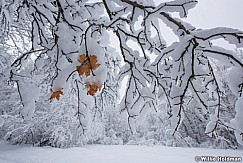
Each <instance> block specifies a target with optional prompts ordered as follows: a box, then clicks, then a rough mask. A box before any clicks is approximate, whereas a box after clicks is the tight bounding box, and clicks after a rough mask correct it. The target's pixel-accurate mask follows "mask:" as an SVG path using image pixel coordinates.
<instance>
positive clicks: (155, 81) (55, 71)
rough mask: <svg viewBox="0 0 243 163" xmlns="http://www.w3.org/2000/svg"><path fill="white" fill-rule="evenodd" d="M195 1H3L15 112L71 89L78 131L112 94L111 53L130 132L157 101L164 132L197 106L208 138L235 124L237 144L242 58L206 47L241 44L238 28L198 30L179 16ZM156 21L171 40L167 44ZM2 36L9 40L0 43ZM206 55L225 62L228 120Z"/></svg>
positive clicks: (0, 9) (26, 114)
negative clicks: (230, 98)
mask: <svg viewBox="0 0 243 163" xmlns="http://www.w3.org/2000/svg"><path fill="white" fill-rule="evenodd" d="M196 4H197V1H196V0H175V1H168V2H164V3H160V4H155V3H154V2H153V1H144V0H100V1H97V2H96V1H95V2H93V1H89V0H82V1H77V0H59V1H55V0H31V1H30V0H17V1H13V0H2V1H1V2H0V14H1V29H2V31H4V32H1V45H4V46H8V47H13V46H14V47H16V49H15V51H11V50H9V51H8V52H12V53H15V54H16V55H15V60H14V61H12V63H11V65H8V68H5V69H4V70H3V71H2V73H1V74H2V75H4V76H5V77H9V79H10V80H11V81H13V82H15V83H16V86H17V87H18V92H19V95H20V98H21V101H22V105H23V107H22V108H21V111H20V112H21V115H22V116H23V118H24V119H26V120H28V119H31V118H32V116H33V114H34V110H35V105H36V101H38V100H39V97H40V95H41V94H45V93H46V94H48V92H49V91H50V90H51V91H52V93H50V94H49V97H50V100H51V101H53V100H55V99H57V100H59V99H60V100H62V97H61V96H65V95H67V94H68V92H69V89H70V88H75V91H76V95H77V101H78V106H77V110H78V111H77V116H78V117H79V122H80V127H81V128H83V129H84V131H85V130H86V129H87V128H88V124H89V121H90V119H91V117H90V116H89V115H90V114H89V110H90V109H89V108H92V107H93V106H94V97H95V96H97V95H98V94H99V93H100V92H102V91H107V90H108V92H109V93H111V92H112V91H114V90H112V89H107V88H106V87H107V85H106V84H105V81H106V80H108V81H109V80H114V79H111V78H109V77H110V76H109V72H110V71H112V70H111V67H109V66H106V65H107V64H106V62H107V60H108V59H107V58H113V59H112V60H113V61H116V62H114V64H117V63H118V62H119V61H120V60H121V61H122V62H123V64H122V66H121V67H120V70H119V74H118V75H117V76H116V80H117V81H118V82H123V83H124V82H125V85H126V88H125V89H126V91H125V95H124V96H123V97H122V100H121V102H120V109H121V111H122V112H126V113H127V121H128V124H129V128H130V130H131V131H132V132H134V131H135V128H136V123H137V121H139V120H141V119H143V117H145V115H146V113H147V112H148V111H149V110H151V109H152V110H155V111H157V110H158V107H159V106H160V105H159V103H158V101H159V100H163V99H165V100H166V101H167V109H168V110H167V113H168V114H169V115H170V119H171V127H172V131H173V132H172V134H176V131H178V129H179V127H180V124H181V122H182V121H183V119H184V117H185V111H186V110H188V109H194V110H197V109H200V110H202V112H203V114H210V115H209V117H210V121H209V122H208V124H207V126H206V131H205V132H206V134H209V135H211V136H213V135H217V130H216V129H217V128H218V127H219V126H224V127H226V128H229V129H232V130H234V131H235V136H236V138H237V141H238V142H239V143H240V144H243V140H242V135H243V128H242V124H243V122H242V119H243V111H242V109H241V108H240V107H241V106H242V105H243V104H242V101H243V100H242V98H243V95H242V91H243V90H242V89H243V80H242V77H243V62H242V58H240V57H238V56H237V55H236V54H235V53H234V52H232V51H230V50H227V49H225V48H224V47H217V46H215V45H213V44H212V41H213V40H216V39H219V38H223V39H224V40H225V41H228V42H229V43H230V44H234V45H236V46H237V47H239V48H240V47H242V46H243V32H242V31H239V30H237V29H231V28H224V27H219V28H213V29H207V30H203V29H196V28H195V27H193V25H191V24H189V23H186V22H184V21H183V20H182V18H185V17H187V15H188V11H189V10H190V9H191V8H193V7H195V6H196ZM172 13H177V14H178V17H173V16H172ZM162 24H166V26H167V27H168V28H170V29H171V30H172V31H173V32H174V34H175V35H176V36H177V37H178V41H175V42H174V43H172V44H171V45H167V43H166V40H165V39H164V38H163V33H164V31H163V28H162ZM4 33H8V34H10V38H9V40H7V42H6V41H5V42H4V43H2V39H3V38H4V36H5V35H4ZM113 40H118V45H117V49H116V50H114V49H113V48H111V47H110V43H111V41H113ZM135 49H136V50H135ZM117 52H118V53H120V55H119V54H118V53H117ZM213 59H216V60H218V61H219V62H220V63H223V64H227V65H228V66H230V68H229V69H230V71H229V73H228V75H227V76H228V78H227V82H228V85H229V88H230V89H231V90H232V92H233V93H234V95H235V96H236V97H237V101H236V104H235V107H234V109H235V111H236V114H235V117H234V118H233V119H232V120H231V122H230V123H228V122H225V121H224V120H223V119H221V116H220V112H221V110H222V109H223V108H224V106H225V104H224V101H223V100H222V97H223V96H224V93H225V90H224V87H223V84H222V81H221V77H220V76H218V75H217V72H216V69H215V66H214V65H213V63H212V60H213ZM116 66H117V65H116ZM1 78H2V77H1ZM37 78H38V80H35V79H37ZM125 78H126V80H125ZM113 83H114V82H113ZM40 88H41V89H40ZM105 88H106V89H105ZM43 90H45V91H43ZM115 93H117V92H115ZM107 97H108V96H107ZM192 103H193V104H192ZM191 106H194V107H191ZM195 113H197V111H195Z"/></svg>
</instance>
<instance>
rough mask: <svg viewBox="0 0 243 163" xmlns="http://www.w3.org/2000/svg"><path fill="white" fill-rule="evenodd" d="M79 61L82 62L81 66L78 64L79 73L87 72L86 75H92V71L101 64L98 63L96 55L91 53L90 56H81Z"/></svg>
mask: <svg viewBox="0 0 243 163" xmlns="http://www.w3.org/2000/svg"><path fill="white" fill-rule="evenodd" d="M78 61H79V62H80V63H81V65H80V66H77V71H78V73H79V75H83V74H85V75H86V76H90V71H91V70H95V69H96V68H98V67H99V66H100V64H99V63H97V62H98V61H97V57H96V56H95V55H90V56H89V57H88V58H87V56H86V55H85V54H82V55H80V56H79V59H78Z"/></svg>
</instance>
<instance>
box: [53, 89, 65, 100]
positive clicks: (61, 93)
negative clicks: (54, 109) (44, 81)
mask: <svg viewBox="0 0 243 163" xmlns="http://www.w3.org/2000/svg"><path fill="white" fill-rule="evenodd" d="M61 95H63V92H62V88H58V89H57V90H56V91H54V92H53V93H52V95H51V97H50V100H51V101H52V100H53V99H57V100H58V101H59V99H60V96H61Z"/></svg>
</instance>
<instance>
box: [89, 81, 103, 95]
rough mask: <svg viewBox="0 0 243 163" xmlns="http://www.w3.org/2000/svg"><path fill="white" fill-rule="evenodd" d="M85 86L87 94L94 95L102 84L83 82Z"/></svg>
mask: <svg viewBox="0 0 243 163" xmlns="http://www.w3.org/2000/svg"><path fill="white" fill-rule="evenodd" d="M85 87H86V88H87V89H88V94H89V95H91V96H94V95H95V93H96V92H97V91H99V90H100V89H101V87H102V85H101V84H100V83H99V82H94V83H89V82H87V83H85Z"/></svg>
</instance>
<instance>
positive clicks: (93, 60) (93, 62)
mask: <svg viewBox="0 0 243 163" xmlns="http://www.w3.org/2000/svg"><path fill="white" fill-rule="evenodd" d="M89 59H90V64H91V68H92V69H93V70H95V69H96V68H98V67H99V66H100V64H99V63H97V62H98V61H97V57H96V56H95V55H90V57H89Z"/></svg>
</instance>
